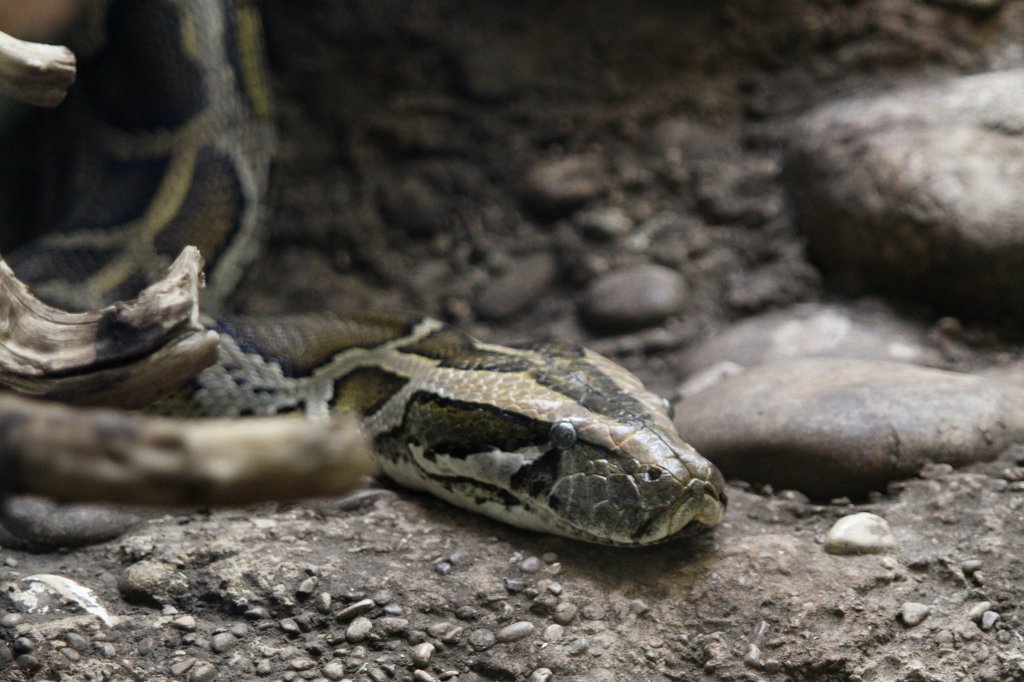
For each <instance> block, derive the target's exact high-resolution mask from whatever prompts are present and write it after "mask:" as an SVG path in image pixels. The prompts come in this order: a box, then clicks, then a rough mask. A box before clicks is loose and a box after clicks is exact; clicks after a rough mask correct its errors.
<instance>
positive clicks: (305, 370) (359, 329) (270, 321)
mask: <svg viewBox="0 0 1024 682" xmlns="http://www.w3.org/2000/svg"><path fill="white" fill-rule="evenodd" d="M420 319H422V318H419V317H403V316H396V315H384V314H373V313H363V314H349V315H342V314H338V313H322V312H321V313H309V314H305V315H281V316H278V317H260V318H249V317H244V316H230V317H223V318H220V319H218V320H217V322H216V324H215V326H214V329H216V330H217V331H218V332H221V333H224V334H227V335H228V336H230V337H231V338H233V339H234V340H235V343H237V344H238V347H239V348H240V349H241V350H242V351H243V352H245V353H255V354H256V355H259V356H260V357H262V358H263V359H264V360H267V361H268V362H274V363H277V364H278V365H280V367H281V371H282V372H283V373H284V375H285V376H287V377H303V376H309V375H310V374H311V373H312V372H313V371H314V370H316V369H317V368H318V367H321V366H323V365H324V363H326V362H327V361H328V360H330V359H331V358H332V357H334V356H335V355H337V354H338V353H341V352H343V351H346V350H352V349H357V348H365V349H372V348H374V347H376V346H379V345H380V344H382V343H384V342H385V341H390V340H392V339H394V338H401V337H402V336H406V335H408V334H409V333H411V332H412V329H413V327H415V326H416V324H417V323H418V322H419V321H420Z"/></svg>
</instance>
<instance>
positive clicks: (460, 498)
mask: <svg viewBox="0 0 1024 682" xmlns="http://www.w3.org/2000/svg"><path fill="white" fill-rule="evenodd" d="M439 333H444V334H448V335H449V336H451V334H452V332H451V331H450V328H446V329H445V330H444V331H443V332H439ZM428 341H430V343H428V342H421V343H419V344H417V347H416V348H415V352H417V353H420V354H423V355H428V356H429V357H432V358H433V359H434V360H435V361H436V360H440V362H437V363H436V366H435V367H434V369H433V370H432V372H430V373H425V374H426V375H429V377H430V378H429V379H427V380H426V381H424V382H423V385H421V386H413V387H410V394H409V400H408V403H407V404H406V408H405V412H404V415H403V418H402V422H401V424H399V425H398V426H396V427H394V428H392V429H390V430H389V431H388V432H387V433H385V434H384V435H383V436H382V437H381V438H379V439H378V448H379V449H380V450H381V452H382V455H383V457H382V468H383V469H384V471H385V473H387V474H388V475H389V476H391V477H392V478H394V479H396V480H397V481H398V482H399V483H402V484H404V485H407V486H410V487H414V488H419V489H423V490H427V491H429V492H431V493H433V494H435V495H437V496H439V497H441V498H443V499H446V500H448V501H449V502H452V503H453V504H456V505H459V506H461V507H464V508H467V509H470V510H472V511H476V512H480V513H483V514H485V515H487V516H491V517H493V518H495V519H498V520H501V521H504V522H506V523H511V524H513V525H516V526H520V527H524V528H529V529H532V530H537V531H541V532H546V533H553V534H557V535H563V536H566V537H570V538H574V539H578V540H585V541H588V542H593V543H599V544H610V545H632V546H638V545H648V544H653V543H658V542H663V541H666V540H670V539H672V538H676V537H681V536H686V535H691V534H693V533H696V532H698V531H700V530H702V529H704V528H707V527H710V526H713V525H715V524H717V523H718V522H719V521H720V520H721V518H722V514H723V513H724V510H725V503H726V500H725V496H724V494H723V491H724V481H723V479H722V475H721V473H719V471H718V469H717V468H715V466H714V465H713V464H711V463H710V462H709V461H707V460H706V459H704V458H703V457H701V456H700V455H699V454H698V453H697V452H696V451H695V450H694V449H693V448H692V447H691V446H690V445H688V444H686V443H685V442H684V441H683V440H682V439H681V438H680V437H679V435H678V433H677V432H676V430H675V427H674V426H673V424H672V421H671V419H670V417H669V415H668V410H667V407H666V405H665V402H664V401H663V400H662V399H660V398H659V397H657V396H655V395H654V394H653V393H650V392H649V391H647V390H646V389H645V388H644V387H643V385H642V384H641V382H640V380H639V379H637V378H636V377H635V376H634V375H633V374H631V373H629V372H628V371H627V370H625V369H624V368H623V367H621V366H619V365H617V364H615V363H614V362H612V361H610V360H608V359H607V358H604V357H602V356H600V355H598V354H596V353H593V352H591V351H587V350H585V349H581V348H572V347H565V346H560V345H553V344H541V345H531V346H521V347H516V348H505V347H502V346H493V345H489V344H483V343H480V342H476V341H473V340H468V339H467V338H461V340H460V339H454V340H453V339H451V338H449V339H447V340H446V343H447V344H448V345H446V346H445V348H450V347H451V346H452V345H454V344H455V343H458V344H459V348H458V352H457V353H456V352H455V351H450V352H446V353H441V352H438V351H437V350H436V348H437V346H438V345H439V344H438V343H436V342H434V341H431V340H430V339H428ZM426 349H429V350H430V353H426V352H425V350H426ZM456 363H458V364H456Z"/></svg>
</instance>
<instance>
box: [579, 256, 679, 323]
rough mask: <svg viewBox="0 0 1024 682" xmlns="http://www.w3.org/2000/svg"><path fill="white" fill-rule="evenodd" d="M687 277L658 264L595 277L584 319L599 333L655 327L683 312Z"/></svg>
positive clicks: (585, 305) (615, 271) (636, 266)
mask: <svg viewBox="0 0 1024 682" xmlns="http://www.w3.org/2000/svg"><path fill="white" fill-rule="evenodd" d="M685 304H686V280H684V279H683V277H682V275H680V274H679V273H677V272H675V271H674V270H670V269H669V268H666V267H664V266H661V265H650V264H643V265H634V266H631V267H625V268H622V269H620V270H614V271H612V272H609V273H607V274H604V275H601V276H600V277H598V278H596V279H595V280H594V281H593V282H592V283H591V284H590V286H589V287H588V288H587V292H586V294H585V296H584V300H583V307H582V310H581V312H582V314H583V321H584V322H586V324H587V326H588V327H590V328H591V329H593V330H595V331H599V332H627V331H634V330H637V329H643V328H645V327H651V326H654V325H656V324H658V323H660V322H662V321H663V320H665V318H667V317H669V316H671V315H675V314H677V313H680V312H682V310H683V307H684V305H685Z"/></svg>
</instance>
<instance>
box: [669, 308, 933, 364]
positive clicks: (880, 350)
mask: <svg viewBox="0 0 1024 682" xmlns="http://www.w3.org/2000/svg"><path fill="white" fill-rule="evenodd" d="M807 357H840V358H860V359H862V360H892V361H896V362H912V363H914V364H917V365H933V366H935V365H941V364H942V363H943V362H944V360H945V358H944V357H943V352H942V351H941V350H940V349H939V347H938V346H937V344H936V343H935V341H934V340H932V339H931V338H930V337H929V333H928V329H927V328H926V327H924V326H923V325H919V324H915V323H913V322H909V321H907V320H904V319H902V318H899V317H897V316H896V315H895V314H893V313H892V312H891V311H890V310H888V309H887V308H885V307H883V306H880V305H876V304H873V303H871V302H865V303H862V304H859V305H837V304H821V303H801V304H799V305H795V306H792V307H789V308H786V309H784V310H775V311H772V312H769V313H764V314H762V315H756V316H754V317H748V318H747V319H745V320H741V321H740V322H737V323H736V324H734V325H732V326H731V327H728V328H727V329H725V330H724V331H722V332H721V333H719V334H716V335H715V336H712V337H711V338H709V339H707V340H705V341H703V342H701V343H700V344H698V345H697V346H696V347H695V348H693V349H692V350H690V351H689V352H688V353H687V354H686V357H685V358H684V360H683V369H684V370H685V371H686V372H687V373H688V374H690V373H693V372H700V371H702V370H705V369H707V368H709V367H713V366H715V365H719V364H721V363H733V364H736V365H739V366H740V367H753V366H755V365H761V364H764V363H766V362H774V361H777V360H790V359H795V358H807Z"/></svg>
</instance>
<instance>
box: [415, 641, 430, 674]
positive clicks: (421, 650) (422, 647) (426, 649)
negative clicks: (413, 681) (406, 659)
mask: <svg viewBox="0 0 1024 682" xmlns="http://www.w3.org/2000/svg"><path fill="white" fill-rule="evenodd" d="M433 656H434V645H433V644H431V643H430V642H423V643H422V644H417V645H416V646H414V647H413V648H412V662H413V665H415V666H416V667H417V668H426V667H427V666H428V665H430V659H431V658H433Z"/></svg>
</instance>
